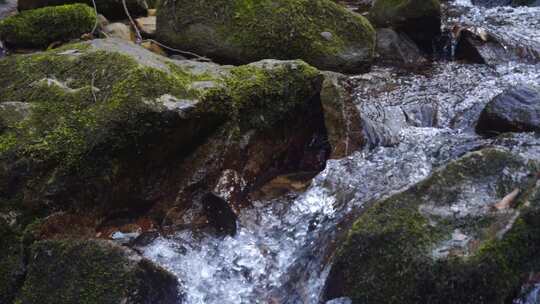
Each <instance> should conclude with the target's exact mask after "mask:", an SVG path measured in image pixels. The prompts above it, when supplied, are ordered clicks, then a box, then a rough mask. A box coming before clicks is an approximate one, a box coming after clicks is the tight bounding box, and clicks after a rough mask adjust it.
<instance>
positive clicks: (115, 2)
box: [18, 0, 153, 19]
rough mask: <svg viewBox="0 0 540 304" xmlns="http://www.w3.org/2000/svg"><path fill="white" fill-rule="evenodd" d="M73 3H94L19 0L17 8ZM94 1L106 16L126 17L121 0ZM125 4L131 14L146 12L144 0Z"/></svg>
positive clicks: (60, 0)
mask: <svg viewBox="0 0 540 304" xmlns="http://www.w3.org/2000/svg"><path fill="white" fill-rule="evenodd" d="M73 3H85V4H86V5H88V6H90V7H93V5H94V4H93V1H92V0H19V2H18V9H19V10H20V11H25V10H31V9H36V8H41V7H46V6H55V5H63V4H73ZM95 3H96V8H97V11H98V13H99V14H102V15H104V16H105V17H107V18H111V19H126V18H127V16H126V13H125V10H124V6H123V4H122V0H95ZM152 3H153V2H152ZM126 5H127V8H128V10H129V13H130V14H131V15H132V16H138V15H143V14H145V13H146V8H147V4H146V1H145V0H126Z"/></svg>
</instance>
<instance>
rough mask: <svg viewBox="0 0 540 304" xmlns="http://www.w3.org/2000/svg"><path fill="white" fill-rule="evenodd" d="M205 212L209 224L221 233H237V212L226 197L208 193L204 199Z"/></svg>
mask: <svg viewBox="0 0 540 304" xmlns="http://www.w3.org/2000/svg"><path fill="white" fill-rule="evenodd" d="M202 202H203V206H204V213H205V215H206V217H207V219H208V224H209V225H210V226H212V227H214V228H215V229H216V231H217V233H218V234H220V235H235V234H236V220H237V217H236V214H235V213H234V212H233V211H232V210H231V208H230V206H229V204H228V203H227V201H225V200H224V199H222V198H220V197H218V196H216V195H214V194H212V193H207V194H206V195H205V196H204V197H203V199H202Z"/></svg>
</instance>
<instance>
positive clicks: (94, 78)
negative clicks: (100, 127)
mask: <svg viewBox="0 0 540 304" xmlns="http://www.w3.org/2000/svg"><path fill="white" fill-rule="evenodd" d="M96 72H97V71H94V73H92V83H91V84H90V91H92V96H93V97H94V103H97V96H96V92H95V91H94V88H95V87H94V83H95V81H96Z"/></svg>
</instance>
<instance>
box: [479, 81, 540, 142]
mask: <svg viewBox="0 0 540 304" xmlns="http://www.w3.org/2000/svg"><path fill="white" fill-rule="evenodd" d="M476 130H477V131H478V132H480V133H483V134H488V135H490V134H491V135H493V134H498V133H504V132H533V131H538V130H540V92H539V91H538V90H537V89H535V88H531V87H514V88H510V89H509V90H507V91H505V92H504V93H502V94H500V95H498V96H497V97H495V98H494V99H493V100H492V101H490V102H489V103H488V104H487V105H486V108H485V109H484V110H483V111H482V114H481V115H480V119H479V120H478V124H477V126H476Z"/></svg>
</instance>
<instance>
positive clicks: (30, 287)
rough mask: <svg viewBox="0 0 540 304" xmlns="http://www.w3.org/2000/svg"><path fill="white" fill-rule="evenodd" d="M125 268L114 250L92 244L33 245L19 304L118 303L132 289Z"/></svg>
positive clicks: (124, 261)
mask: <svg viewBox="0 0 540 304" xmlns="http://www.w3.org/2000/svg"><path fill="white" fill-rule="evenodd" d="M108 246H110V245H108ZM129 264H130V262H129V261H128V260H127V258H126V257H125V256H124V254H123V252H122V251H121V250H119V249H118V248H114V247H107V245H100V244H99V243H94V242H92V241H75V240H62V241H40V242H37V243H35V244H34V245H32V253H31V260H30V263H29V268H28V274H27V278H26V280H25V283H24V287H23V290H22V300H23V303H58V304H62V303H81V304H90V303H104V304H105V303H120V302H122V299H123V298H125V297H127V295H128V291H129V290H131V288H133V287H135V286H134V285H135V283H134V280H135V277H134V274H133V273H132V271H131V269H130V268H132V266H128V265H129Z"/></svg>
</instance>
